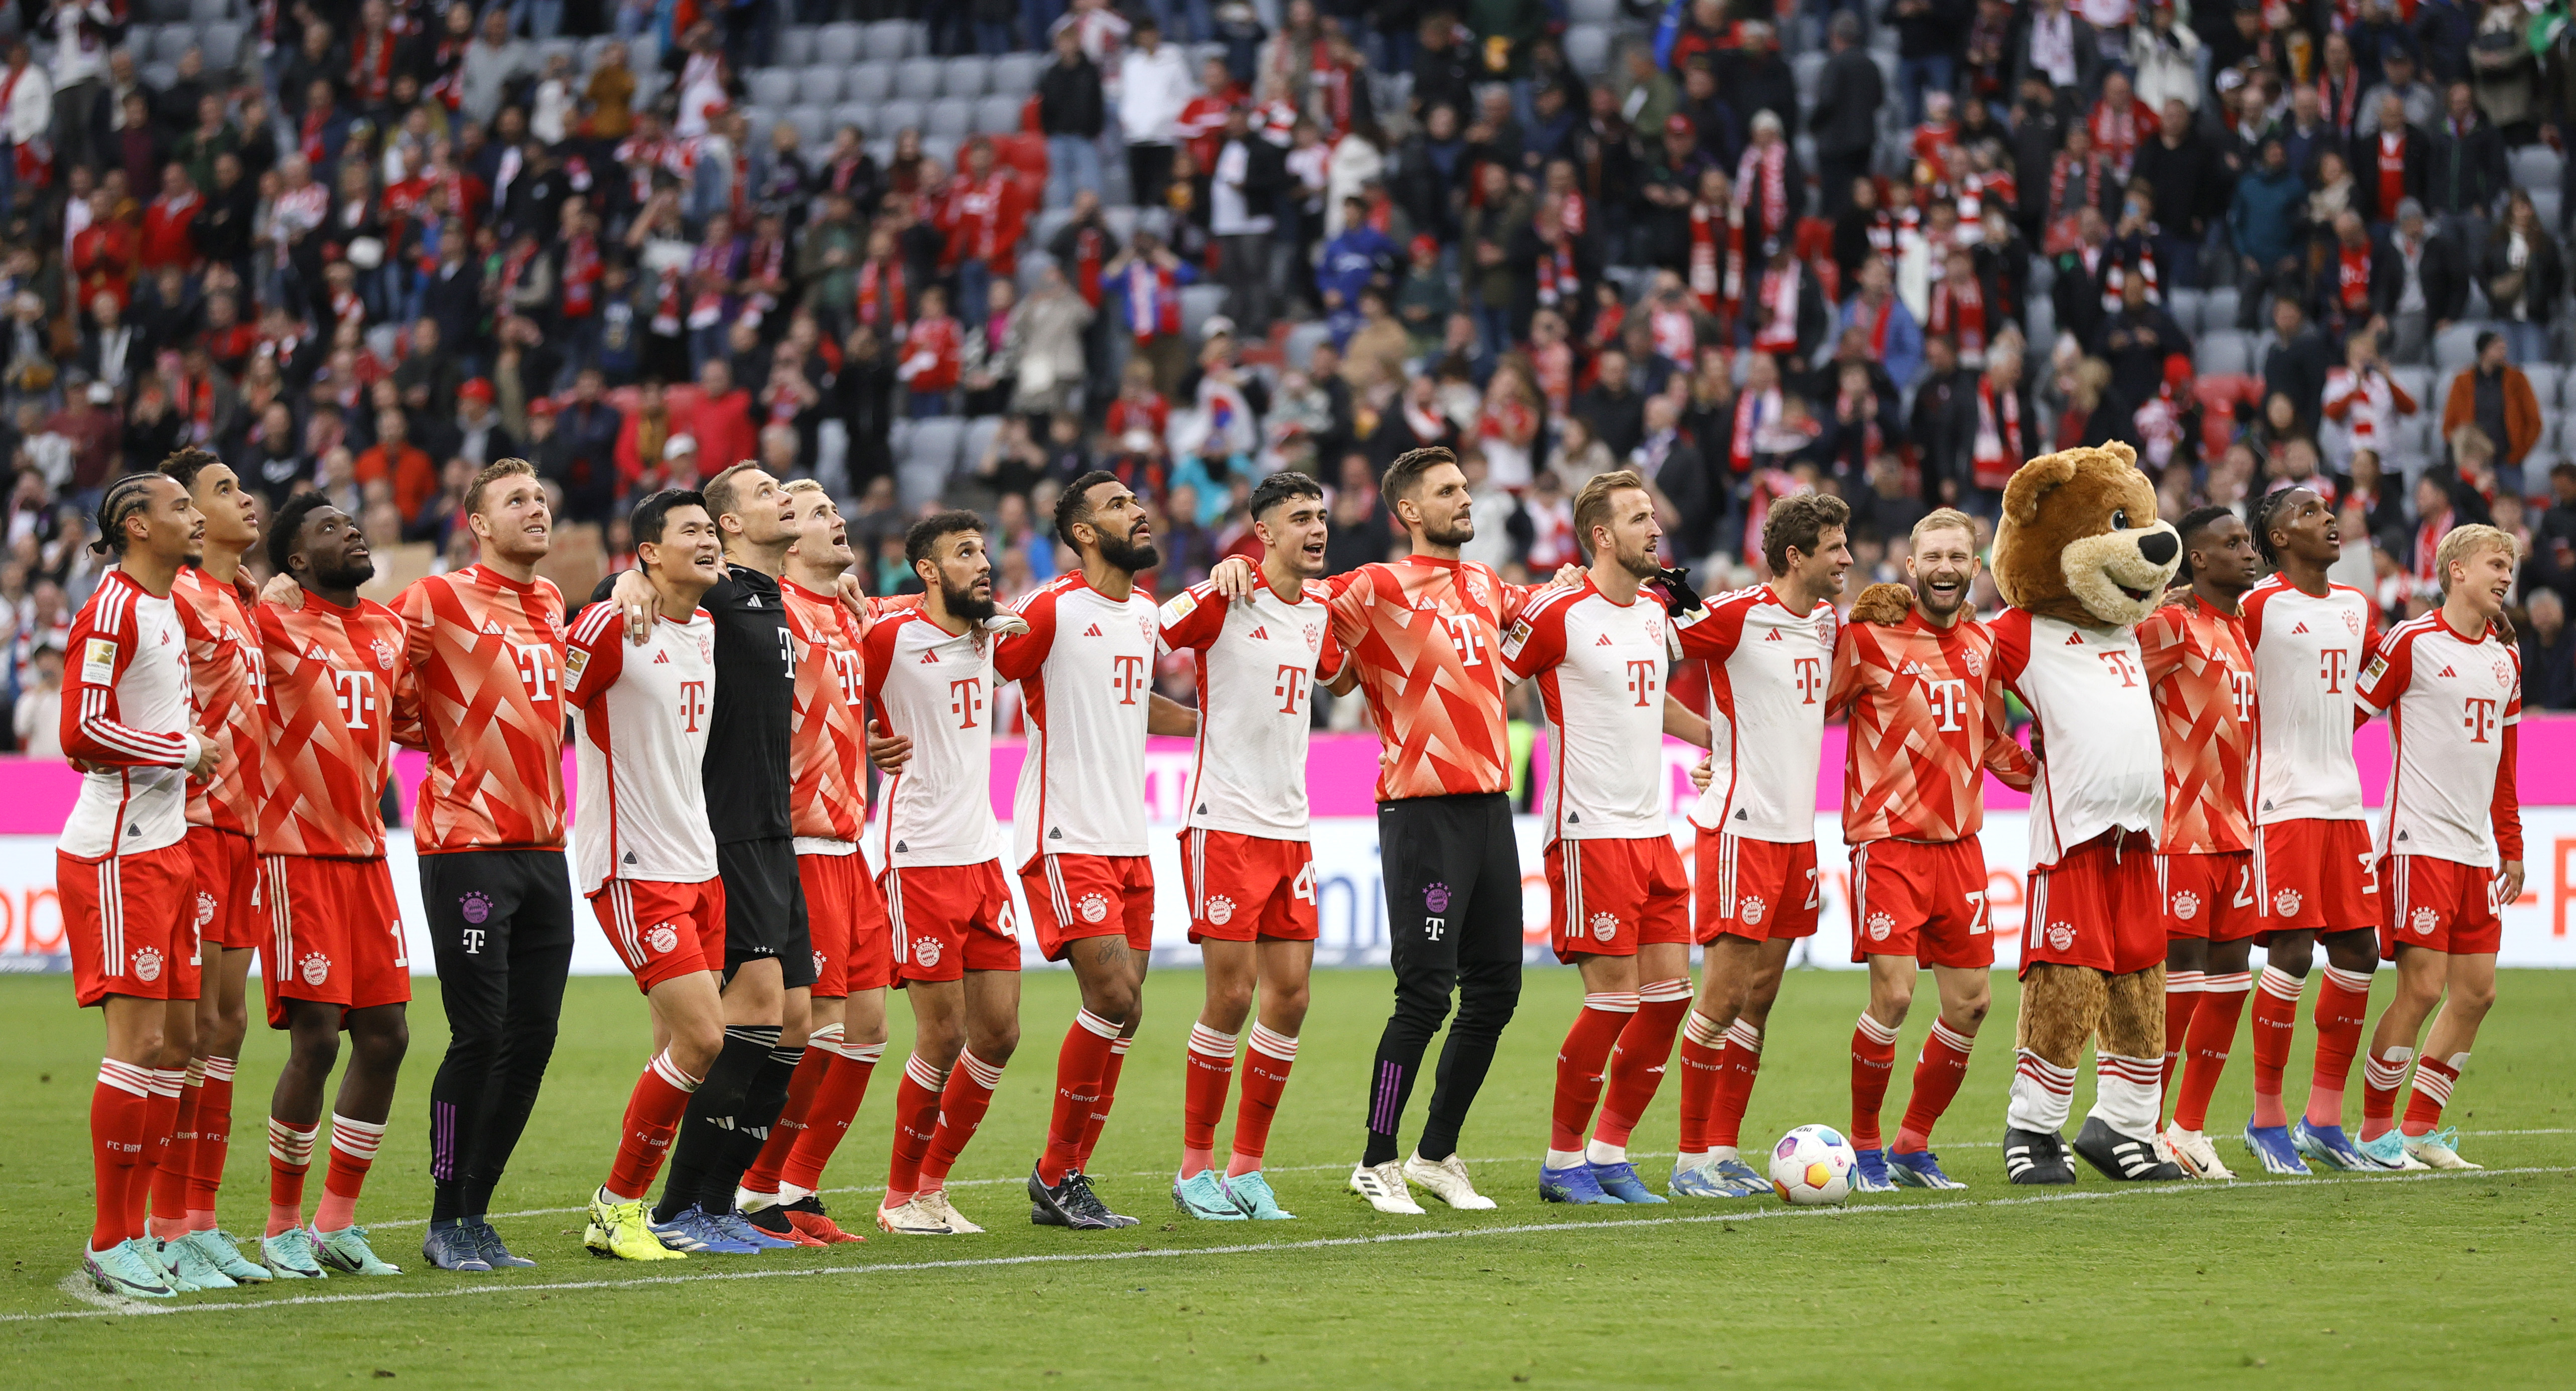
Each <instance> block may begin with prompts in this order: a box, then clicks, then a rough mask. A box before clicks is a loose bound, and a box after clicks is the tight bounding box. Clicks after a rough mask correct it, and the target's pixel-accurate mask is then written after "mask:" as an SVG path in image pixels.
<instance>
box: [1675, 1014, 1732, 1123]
mask: <svg viewBox="0 0 2576 1391" xmlns="http://www.w3.org/2000/svg"><path fill="white" fill-rule="evenodd" d="M1680 1053H1681V1060H1682V1130H1681V1152H1682V1153H1683V1154H1686V1155H1690V1154H1706V1153H1708V1118H1709V1115H1710V1113H1711V1112H1713V1111H1715V1110H1716V1109H1717V1083H1718V1079H1719V1078H1720V1077H1723V1076H1725V1075H1726V1032H1725V1031H1724V1030H1722V1029H1720V1028H1718V1027H1717V1024H1716V1023H1715V1022H1714V1021H1712V1020H1711V1019H1710V1018H1709V1017H1708V1016H1707V1015H1705V1014H1702V1013H1700V1012H1699V1011H1698V1010H1692V1011H1690V1012H1689V1013H1688V1014H1687V1015H1686V1016H1684V1017H1683V1019H1682V1042H1681V1050H1680Z"/></svg>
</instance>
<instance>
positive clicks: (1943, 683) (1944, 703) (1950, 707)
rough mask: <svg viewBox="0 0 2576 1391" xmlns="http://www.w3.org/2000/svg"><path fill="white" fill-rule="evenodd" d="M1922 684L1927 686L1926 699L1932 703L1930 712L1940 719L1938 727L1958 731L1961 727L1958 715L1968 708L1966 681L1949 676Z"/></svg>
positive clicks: (1953, 731) (1944, 730)
mask: <svg viewBox="0 0 2576 1391" xmlns="http://www.w3.org/2000/svg"><path fill="white" fill-rule="evenodd" d="M1923 684H1924V685H1925V686H1926V687H1927V688H1929V695H1928V696H1927V699H1929V700H1930V701H1931V703H1932V713H1933V714H1934V715H1935V716H1937V717H1939V719H1940V721H1941V723H1940V726H1939V727H1940V729H1941V730H1942V732H1944V733H1956V732H1958V730H1959V729H1960V728H1961V725H1960V724H1959V716H1960V715H1961V714H1962V713H1964V712H1965V711H1966V710H1967V708H1968V683H1967V682H1966V681H1963V680H1961V679H1960V678H1958V677H1955V676H1951V677H1944V678H1942V679H1941V680H1938V681H1926V682H1924V683H1923Z"/></svg>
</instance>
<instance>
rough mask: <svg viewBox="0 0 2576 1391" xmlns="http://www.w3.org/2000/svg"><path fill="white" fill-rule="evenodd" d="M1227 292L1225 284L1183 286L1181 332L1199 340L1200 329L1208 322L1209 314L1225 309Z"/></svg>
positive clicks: (1194, 339)
mask: <svg viewBox="0 0 2576 1391" xmlns="http://www.w3.org/2000/svg"><path fill="white" fill-rule="evenodd" d="M1225 293H1226V292H1225V287H1224V286H1223V285H1184V286H1182V287H1181V332H1182V333H1183V334H1184V335H1186V336H1187V337H1188V338H1189V339H1190V340H1191V341H1193V342H1195V341H1197V340H1198V338H1199V330H1200V329H1201V328H1202V327H1204V326H1205V325H1206V324H1207V321H1208V316H1209V315H1211V314H1217V313H1221V312H1223V311H1224V309H1225Z"/></svg>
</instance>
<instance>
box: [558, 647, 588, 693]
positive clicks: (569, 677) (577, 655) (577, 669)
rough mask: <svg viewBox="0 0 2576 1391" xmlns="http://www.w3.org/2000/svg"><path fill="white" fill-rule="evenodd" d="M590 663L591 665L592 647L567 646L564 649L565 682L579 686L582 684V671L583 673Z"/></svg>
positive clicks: (568, 684)
mask: <svg viewBox="0 0 2576 1391" xmlns="http://www.w3.org/2000/svg"><path fill="white" fill-rule="evenodd" d="M589 665H590V649H589V648H587V647H571V648H566V649H565V650H564V684H565V685H567V686H578V685H580V684H581V673H582V671H583V669H584V668H586V667H588V666H589Z"/></svg>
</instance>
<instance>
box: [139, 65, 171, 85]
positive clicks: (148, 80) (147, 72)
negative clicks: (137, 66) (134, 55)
mask: <svg viewBox="0 0 2576 1391" xmlns="http://www.w3.org/2000/svg"><path fill="white" fill-rule="evenodd" d="M141 72H142V73H143V85H144V86H146V87H152V88H156V89H158V90H160V91H164V92H166V91H168V90H170V88H171V86H172V85H173V84H175V83H176V82H178V80H179V69H178V68H177V66H175V65H173V64H170V63H146V64H144V65H143V67H142V68H141Z"/></svg>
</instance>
